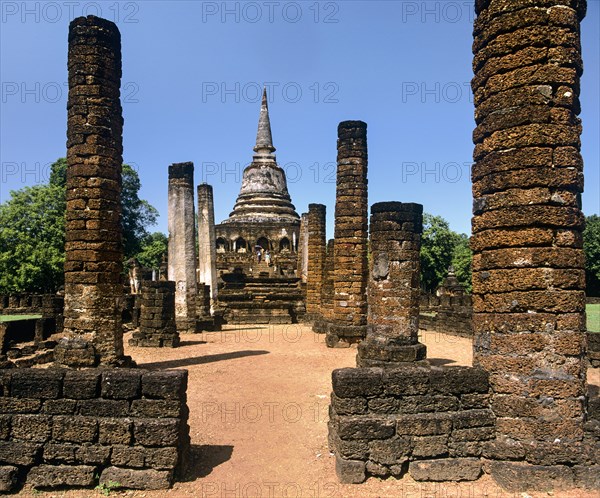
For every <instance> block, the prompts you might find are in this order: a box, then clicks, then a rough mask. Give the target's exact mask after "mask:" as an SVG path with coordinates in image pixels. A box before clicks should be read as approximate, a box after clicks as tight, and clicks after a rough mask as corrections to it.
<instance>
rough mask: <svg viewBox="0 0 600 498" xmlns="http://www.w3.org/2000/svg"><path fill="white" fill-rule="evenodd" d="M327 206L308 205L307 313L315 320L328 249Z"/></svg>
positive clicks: (309, 318) (318, 312) (319, 302)
mask: <svg viewBox="0 0 600 498" xmlns="http://www.w3.org/2000/svg"><path fill="white" fill-rule="evenodd" d="M325 223H326V207H325V206H324V205H323V204H309V205H308V267H307V269H306V315H307V319H308V320H314V319H315V318H316V317H317V316H318V315H319V314H320V312H321V286H322V285H323V268H324V266H325V251H326V247H327V246H326V240H327V239H326V236H325Z"/></svg>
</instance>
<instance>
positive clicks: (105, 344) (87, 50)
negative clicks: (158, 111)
mask: <svg viewBox="0 0 600 498" xmlns="http://www.w3.org/2000/svg"><path fill="white" fill-rule="evenodd" d="M68 68H69V99H68V103H67V109H68V120H67V163H68V169H67V191H66V199H67V210H66V246H65V311H64V320H65V321H64V333H65V335H66V338H67V339H66V341H63V342H62V343H61V344H59V347H57V351H56V361H57V363H59V364H63V365H66V366H93V365H95V364H97V363H101V364H103V365H113V364H118V363H119V362H120V361H121V360H122V358H123V330H122V326H121V309H120V308H121V302H122V300H123V284H122V281H121V273H122V270H123V247H122V240H121V237H122V235H121V167H122V162H123V158H122V154H123V143H122V133H123V117H122V110H121V102H120V96H119V95H120V94H119V91H120V90H119V88H120V85H121V35H120V33H119V30H118V28H117V26H116V25H115V24H114V23H112V22H110V21H107V20H105V19H100V18H98V17H94V16H88V17H79V18H77V19H74V20H73V21H72V22H71V24H70V26H69V57H68Z"/></svg>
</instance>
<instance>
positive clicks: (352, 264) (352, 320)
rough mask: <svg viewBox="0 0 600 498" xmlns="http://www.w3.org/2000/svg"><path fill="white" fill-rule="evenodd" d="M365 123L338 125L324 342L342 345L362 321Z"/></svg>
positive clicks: (354, 337) (359, 335)
mask: <svg viewBox="0 0 600 498" xmlns="http://www.w3.org/2000/svg"><path fill="white" fill-rule="evenodd" d="M367 161H368V155H367V124H366V123H363V122H362V121H343V122H341V123H340V124H339V126H338V155H337V177H336V199H335V228H334V238H335V248H334V256H333V258H334V262H333V266H334V276H333V282H334V284H333V288H334V297H333V312H332V320H331V322H330V323H329V324H328V325H327V331H326V337H325V341H326V344H327V346H329V347H344V346H346V347H347V346H348V345H349V344H351V343H356V342H359V341H360V340H361V339H363V338H364V337H365V335H366V324H367V292H366V290H367V275H368V268H367V238H368V219H367V211H368V192H367Z"/></svg>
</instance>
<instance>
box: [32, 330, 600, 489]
mask: <svg viewBox="0 0 600 498" xmlns="http://www.w3.org/2000/svg"><path fill="white" fill-rule="evenodd" d="M128 337H129V334H128V335H126V337H125V340H126V341H127V339H128ZM182 339H183V340H182V345H181V347H179V348H176V349H160V350H159V349H146V348H131V347H126V353H127V354H130V355H131V356H133V358H134V359H135V360H136V361H137V363H138V365H139V366H140V367H143V368H151V369H165V368H185V369H187V370H188V371H189V386H188V392H187V396H188V405H189V408H190V420H189V424H190V434H191V440H192V445H193V448H192V451H193V453H192V466H191V469H190V471H189V473H188V476H187V478H186V480H185V481H184V482H177V483H175V485H174V487H173V489H171V490H165V491H123V492H118V491H111V492H110V495H111V496H134V497H149V498H150V497H162V496H167V497H184V496H185V497H188V496H194V497H202V498H204V497H206V498H208V497H214V498H217V497H218V498H250V497H271V498H278V497H290V498H291V497H297V498H300V497H302V498H309V497H311V498H328V497H335V498H341V497H357V498H359V497H402V498H429V497H431V498H442V497H444V498H445V497H461V498H475V497H494V498H495V497H518V498H523V497H528V496H529V497H531V498H538V497H546V496H559V497H565V498H570V497H573V498H574V497H581V498H584V497H590V498H591V497H594V498H597V497H598V494H597V493H585V492H582V491H572V492H563V491H560V492H559V491H557V492H555V493H551V492H549V493H547V492H540V493H507V492H504V491H502V490H501V489H500V488H498V487H497V486H496V485H495V484H494V483H493V481H492V480H491V479H490V478H489V477H487V476H484V477H483V478H481V479H480V480H479V481H477V482H475V483H460V484H457V483H426V484H423V483H417V482H415V481H413V480H412V479H411V478H410V477H409V476H406V477H404V478H403V479H402V480H395V479H391V478H390V479H386V480H381V479H377V478H370V479H368V480H367V481H366V482H365V483H363V484H360V485H341V484H339V483H338V482H337V479H336V477H335V469H334V457H333V456H332V455H331V454H330V453H329V450H328V447H327V420H328V414H327V410H328V404H329V394H330V392H331V371H332V370H333V369H335V368H340V367H353V366H355V356H356V349H353V348H349V349H328V348H327V347H326V346H325V344H324V337H323V336H321V335H316V334H314V333H313V332H312V331H311V330H310V328H308V327H306V326H303V325H287V326H285V325H278V326H268V325H254V326H245V327H241V326H238V327H234V326H228V327H226V329H225V330H224V331H222V332H211V333H203V334H196V335H185V336H183V338H182ZM421 340H422V342H424V343H425V344H426V345H427V347H428V358H429V360H430V361H431V363H432V364H434V365H449V366H450V365H470V364H471V361H472V353H471V342H470V340H469V339H464V338H458V337H452V336H447V335H444V334H440V333H435V332H424V333H423V334H422V338H421ZM589 376H590V382H591V383H593V384H595V385H599V384H600V371H599V370H590V371H589ZM22 494H36V495H38V496H47V497H62V496H66V497H88V496H102V493H101V490H85V491H68V492H65V491H53V492H44V493H42V494H39V493H38V492H36V491H32V490H30V489H24V490H23V491H22Z"/></svg>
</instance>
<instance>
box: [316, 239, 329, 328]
mask: <svg viewBox="0 0 600 498" xmlns="http://www.w3.org/2000/svg"><path fill="white" fill-rule="evenodd" d="M333 251H334V239H329V240H328V241H327V255H326V256H325V266H324V267H323V285H322V286H321V311H320V313H319V317H318V318H316V319H315V322H314V323H313V328H312V329H313V332H315V333H316V334H325V333H326V332H327V327H329V324H330V323H331V320H332V318H333Z"/></svg>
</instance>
